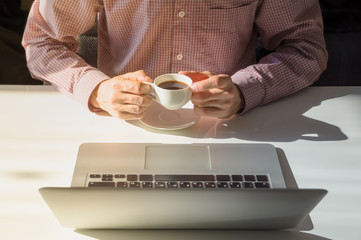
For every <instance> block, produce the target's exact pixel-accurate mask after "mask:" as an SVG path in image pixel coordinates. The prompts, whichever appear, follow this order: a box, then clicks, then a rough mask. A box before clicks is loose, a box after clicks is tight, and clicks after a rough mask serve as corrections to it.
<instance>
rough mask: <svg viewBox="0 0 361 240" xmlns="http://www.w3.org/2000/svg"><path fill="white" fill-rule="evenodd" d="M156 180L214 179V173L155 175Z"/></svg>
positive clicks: (192, 180) (195, 180) (198, 180)
mask: <svg viewBox="0 0 361 240" xmlns="http://www.w3.org/2000/svg"><path fill="white" fill-rule="evenodd" d="M155 181H180V182H186V181H189V182H200V181H214V176H213V175H155Z"/></svg>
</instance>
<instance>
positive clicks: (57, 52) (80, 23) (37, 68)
mask: <svg viewBox="0 0 361 240" xmlns="http://www.w3.org/2000/svg"><path fill="white" fill-rule="evenodd" d="M101 8H102V6H101V4H100V3H98V0H86V1H74V0H53V1H48V0H35V1H34V3H33V5H32V8H31V10H30V13H29V17H28V21H27V25H26V27H25V31H24V36H23V42H22V44H23V46H24V48H25V51H26V58H27V63H28V68H29V71H30V73H31V74H32V76H33V77H34V78H36V79H40V80H43V81H47V82H50V83H52V84H53V85H54V86H55V87H56V88H57V89H58V90H59V91H60V92H62V93H64V94H66V95H69V96H70V97H72V98H73V99H75V100H76V101H78V102H80V103H81V104H83V105H85V106H86V107H88V101H89V97H90V94H91V93H92V91H93V89H94V88H95V87H96V86H97V85H98V84H99V83H100V82H101V81H103V80H105V79H109V77H108V76H107V75H106V74H104V73H102V72H101V71H100V70H98V69H96V68H94V67H92V66H90V65H88V64H87V63H86V62H85V61H84V60H83V59H82V58H81V57H80V56H78V55H77V54H76V51H77V49H78V47H79V44H78V42H77V40H76V39H77V37H78V36H79V35H80V34H82V33H84V32H86V31H87V30H89V29H90V28H92V26H94V24H95V20H96V15H97V12H99V10H100V9H101Z"/></svg>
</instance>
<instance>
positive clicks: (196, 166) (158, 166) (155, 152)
mask: <svg viewBox="0 0 361 240" xmlns="http://www.w3.org/2000/svg"><path fill="white" fill-rule="evenodd" d="M145 169H151V170H192V171H194V170H210V169H211V159H210V153H209V147H208V146H147V147H146V149H145Z"/></svg>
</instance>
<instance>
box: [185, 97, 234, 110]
mask: <svg viewBox="0 0 361 240" xmlns="http://www.w3.org/2000/svg"><path fill="white" fill-rule="evenodd" d="M192 103H193V105H194V106H197V107H201V108H208V107H215V108H219V109H227V108H228V106H229V105H230V104H231V102H230V101H228V100H220V99H216V100H210V101H202V102H199V101H192Z"/></svg>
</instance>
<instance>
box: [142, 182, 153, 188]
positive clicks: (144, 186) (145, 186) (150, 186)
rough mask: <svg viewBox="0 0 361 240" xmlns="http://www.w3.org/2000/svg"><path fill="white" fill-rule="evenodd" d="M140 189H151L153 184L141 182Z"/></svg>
mask: <svg viewBox="0 0 361 240" xmlns="http://www.w3.org/2000/svg"><path fill="white" fill-rule="evenodd" d="M142 187H143V188H152V187H153V183H152V182H142Z"/></svg>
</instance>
